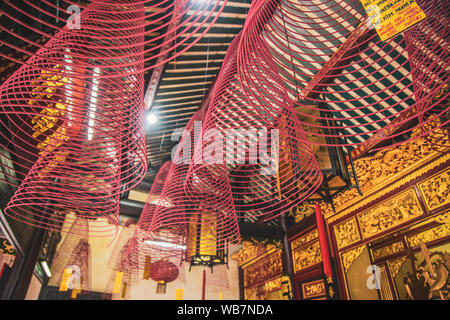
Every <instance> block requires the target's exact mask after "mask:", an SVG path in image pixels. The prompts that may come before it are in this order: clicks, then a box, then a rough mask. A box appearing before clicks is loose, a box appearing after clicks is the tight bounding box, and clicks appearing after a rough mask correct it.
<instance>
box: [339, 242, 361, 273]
mask: <svg viewBox="0 0 450 320" xmlns="http://www.w3.org/2000/svg"><path fill="white" fill-rule="evenodd" d="M365 247H366V246H365V245H363V246H359V247H356V248H353V249H351V250H348V251H345V252H343V253H342V254H341V260H342V266H343V267H344V271H345V272H347V271H348V268H350V266H351V265H352V263H353V262H354V261H355V260H356V259H358V257H359V255H360V254H361V253H362V252H363V250H364V248H365Z"/></svg>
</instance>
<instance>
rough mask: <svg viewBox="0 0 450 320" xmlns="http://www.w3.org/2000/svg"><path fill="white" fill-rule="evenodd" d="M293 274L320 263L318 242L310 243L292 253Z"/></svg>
mask: <svg viewBox="0 0 450 320" xmlns="http://www.w3.org/2000/svg"><path fill="white" fill-rule="evenodd" d="M292 259H293V260H294V273H297V272H298V271H300V270H303V269H305V268H308V267H311V266H313V265H315V264H318V263H321V262H322V255H321V253H320V243H319V241H314V242H311V243H310V244H307V245H305V246H303V247H301V248H298V249H296V250H295V251H293V252H292Z"/></svg>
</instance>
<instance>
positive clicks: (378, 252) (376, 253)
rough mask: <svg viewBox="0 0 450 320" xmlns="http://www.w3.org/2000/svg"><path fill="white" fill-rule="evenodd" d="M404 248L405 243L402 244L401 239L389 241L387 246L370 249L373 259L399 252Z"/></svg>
mask: <svg viewBox="0 0 450 320" xmlns="http://www.w3.org/2000/svg"><path fill="white" fill-rule="evenodd" d="M404 250H405V245H404V244H403V241H397V242H394V243H390V244H388V245H387V246H384V247H381V248H377V249H374V250H373V251H372V254H373V258H374V259H375V260H377V259H380V258H384V257H387V256H390V255H393V254H395V253H399V252H402V251H404Z"/></svg>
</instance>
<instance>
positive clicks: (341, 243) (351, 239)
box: [334, 217, 361, 249]
mask: <svg viewBox="0 0 450 320" xmlns="http://www.w3.org/2000/svg"><path fill="white" fill-rule="evenodd" d="M334 234H335V235H336V242H337V246H338V248H339V249H341V248H344V247H346V246H349V245H351V244H352V243H355V242H358V241H359V240H361V237H360V235H359V231H358V224H357V222H356V218H355V217H352V218H350V219H348V220H346V221H344V222H342V223H340V224H338V225H336V226H335V227H334Z"/></svg>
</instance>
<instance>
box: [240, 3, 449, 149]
mask: <svg viewBox="0 0 450 320" xmlns="http://www.w3.org/2000/svg"><path fill="white" fill-rule="evenodd" d="M417 3H418V5H419V6H420V7H421V8H422V10H423V11H424V12H425V14H426V16H427V18H426V19H425V20H423V21H422V22H419V23H418V24H416V25H415V26H413V27H411V28H410V29H409V30H408V31H405V32H404V33H402V34H399V35H397V36H395V37H393V38H391V39H389V40H386V41H384V42H383V41H381V40H380V37H379V36H378V35H377V33H376V32H375V29H374V28H373V27H371V24H370V23H369V20H368V17H367V15H366V13H365V10H364V8H363V7H362V5H361V3H360V1H351V2H348V1H343V0H322V1H316V2H314V3H313V2H311V1H290V0H282V1H273V0H257V1H253V3H252V7H251V9H250V12H249V14H248V18H247V21H246V24H245V26H244V30H243V33H242V40H241V43H240V45H239V53H238V58H239V62H238V69H239V76H240V79H241V81H242V82H243V84H246V86H245V90H246V94H247V95H248V96H250V97H253V99H249V100H250V102H251V103H252V104H254V102H253V101H258V102H260V101H261V96H262V93H261V90H262V89H263V90H264V94H265V95H266V97H267V96H269V97H270V96H272V92H276V91H277V90H279V88H280V87H284V88H285V89H286V90H287V96H288V98H289V99H287V100H286V101H280V103H281V106H278V107H277V108H273V107H271V106H270V105H268V104H261V103H259V104H258V105H255V106H254V107H255V109H256V110H257V111H258V112H260V113H261V114H262V115H264V114H265V115H267V114H269V115H274V116H276V113H277V112H278V108H279V107H282V108H286V109H289V108H290V109H291V110H294V112H295V114H296V115H297V116H298V117H299V118H300V122H301V123H302V125H303V127H304V128H305V131H306V133H307V135H308V137H309V140H310V141H311V142H312V143H313V144H317V145H322V146H352V147H354V146H358V145H360V144H362V143H364V142H365V141H366V140H368V139H371V140H370V144H372V145H373V146H376V145H377V144H380V143H381V142H383V141H385V140H387V139H394V138H395V139H396V140H394V142H392V141H391V140H389V141H390V143H389V145H391V146H392V145H395V144H396V143H400V142H404V141H406V140H408V139H411V138H416V136H415V137H409V134H410V132H411V130H412V129H413V128H414V127H417V125H423V124H424V123H425V122H428V123H430V122H432V120H433V118H435V117H437V116H438V115H442V114H444V112H447V111H448V105H447V106H446V107H445V108H444V109H443V110H440V111H438V115H436V114H435V115H434V116H433V117H432V119H425V118H423V117H422V115H424V114H425V113H426V112H427V111H429V110H432V109H433V107H434V106H436V105H438V104H439V103H440V102H442V101H445V100H448V92H446V94H445V95H443V96H442V97H440V98H438V99H435V98H436V94H437V93H438V92H439V91H440V89H441V88H443V86H444V85H445V84H446V83H447V82H448V69H449V68H448V65H449V59H448V52H449V47H448V46H449V41H448V40H449V32H448V28H447V27H446V26H447V25H448V21H449V16H448V10H446V1H440V0H436V1H417ZM372 25H373V24H372ZM433 30H436V32H434V31H433ZM418 35H420V37H418ZM424 70H426V72H424ZM267 75H272V76H271V77H269V78H268V77H267ZM255 88H261V89H260V90H255ZM258 95H259V97H258ZM261 108H262V109H261ZM262 111H263V112H262ZM446 123H448V118H447V119H444V121H442V122H441V126H445V125H446ZM405 134H406V136H405ZM423 134H426V132H424V133H423ZM398 140H402V141H400V142H397V141H398ZM389 141H388V142H389ZM385 145H386V143H385Z"/></svg>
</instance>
